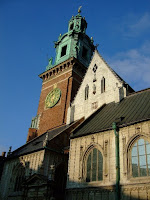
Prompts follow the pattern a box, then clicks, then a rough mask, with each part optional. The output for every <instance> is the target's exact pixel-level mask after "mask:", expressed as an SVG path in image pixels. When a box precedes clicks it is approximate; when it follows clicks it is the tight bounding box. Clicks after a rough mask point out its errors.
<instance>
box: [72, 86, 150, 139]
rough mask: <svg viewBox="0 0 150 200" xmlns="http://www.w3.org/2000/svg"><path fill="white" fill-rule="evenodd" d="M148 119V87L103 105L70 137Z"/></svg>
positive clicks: (149, 97)
mask: <svg viewBox="0 0 150 200" xmlns="http://www.w3.org/2000/svg"><path fill="white" fill-rule="evenodd" d="M148 119H150V88H148V89H146V90H143V91H139V92H135V93H132V94H131V95H129V96H127V97H126V98H124V99H123V100H122V101H121V102H119V103H115V102H112V103H109V104H105V105H103V106H102V107H101V108H99V109H98V110H97V111H96V112H95V113H94V114H92V115H91V116H90V117H89V118H87V119H86V120H85V121H84V122H83V123H82V124H81V125H80V126H78V128H76V129H75V130H74V131H73V133H72V134H71V138H76V137H81V136H84V135H88V134H92V133H96V132H101V131H104V130H109V129H112V123H113V122H117V124H118V126H119V127H122V126H127V125H129V124H133V123H136V122H140V121H144V120H148Z"/></svg>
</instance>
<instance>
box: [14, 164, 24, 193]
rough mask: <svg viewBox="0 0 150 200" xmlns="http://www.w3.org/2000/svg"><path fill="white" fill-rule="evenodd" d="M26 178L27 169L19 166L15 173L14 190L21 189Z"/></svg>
mask: <svg viewBox="0 0 150 200" xmlns="http://www.w3.org/2000/svg"><path fill="white" fill-rule="evenodd" d="M24 180H25V169H24V168H23V167H22V166H19V167H18V168H17V170H16V174H15V182H14V184H15V185H14V191H21V189H22V188H21V187H22V183H23V181H24Z"/></svg>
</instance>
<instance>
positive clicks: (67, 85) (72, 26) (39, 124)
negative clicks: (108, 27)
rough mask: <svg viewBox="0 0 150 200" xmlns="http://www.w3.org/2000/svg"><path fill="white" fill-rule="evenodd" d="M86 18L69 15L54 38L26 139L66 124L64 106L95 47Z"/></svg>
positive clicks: (79, 81) (65, 108) (69, 98)
mask: <svg viewBox="0 0 150 200" xmlns="http://www.w3.org/2000/svg"><path fill="white" fill-rule="evenodd" d="M86 28H87V22H86V20H85V18H84V17H82V16H81V14H80V9H79V10H78V14H77V15H76V16H72V18H71V19H70V21H69V25H68V32H67V33H65V34H63V35H61V34H60V36H59V37H58V40H57V41H55V42H54V43H55V48H56V57H55V62H54V64H53V60H52V58H51V59H49V64H48V66H47V67H46V70H45V71H44V72H43V73H41V74H40V75H39V77H40V78H41V79H42V81H43V82H42V89H41V95H40V100H39V106H38V111H37V115H36V117H34V118H32V122H31V126H30V128H29V132H28V137H27V142H28V141H30V140H31V139H33V138H34V137H37V136H39V135H41V134H43V133H45V132H46V131H48V130H50V129H55V128H58V127H61V126H62V125H65V124H66V117H67V109H68V107H69V105H70V103H71V101H72V100H73V99H74V97H75V95H76V93H77V90H78V88H79V86H80V84H81V81H82V79H83V76H84V74H85V72H86V70H87V67H88V65H89V63H90V60H91V56H92V54H93V51H94V45H93V38H89V37H88V36H87V35H86Z"/></svg>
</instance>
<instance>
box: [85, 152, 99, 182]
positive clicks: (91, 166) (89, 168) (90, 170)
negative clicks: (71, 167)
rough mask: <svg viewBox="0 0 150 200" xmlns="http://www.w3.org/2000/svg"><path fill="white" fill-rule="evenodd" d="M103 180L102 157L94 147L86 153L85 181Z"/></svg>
mask: <svg viewBox="0 0 150 200" xmlns="http://www.w3.org/2000/svg"><path fill="white" fill-rule="evenodd" d="M102 180H103V157H102V154H101V152H100V151H99V150H98V149H96V148H94V149H93V150H92V151H91V152H90V153H89V155H88V158H87V165H86V182H91V181H102Z"/></svg>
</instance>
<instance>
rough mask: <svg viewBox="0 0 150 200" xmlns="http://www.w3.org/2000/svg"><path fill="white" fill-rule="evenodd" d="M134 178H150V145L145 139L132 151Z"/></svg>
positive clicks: (136, 144)
mask: <svg viewBox="0 0 150 200" xmlns="http://www.w3.org/2000/svg"><path fill="white" fill-rule="evenodd" d="M131 164H132V166H131V170H132V177H142V176H150V143H149V142H148V141H146V140H144V139H143V138H140V139H139V140H137V141H136V143H134V145H133V147H132V149H131Z"/></svg>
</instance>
